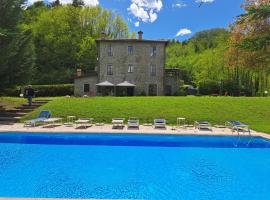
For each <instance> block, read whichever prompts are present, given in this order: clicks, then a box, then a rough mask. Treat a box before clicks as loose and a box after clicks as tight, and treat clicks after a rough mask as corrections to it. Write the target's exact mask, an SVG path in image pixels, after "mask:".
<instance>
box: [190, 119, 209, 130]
mask: <svg viewBox="0 0 270 200" xmlns="http://www.w3.org/2000/svg"><path fill="white" fill-rule="evenodd" d="M194 127H195V129H198V130H201V129H208V130H210V131H213V129H212V125H211V124H210V123H209V122H198V121H196V122H195V123H194Z"/></svg>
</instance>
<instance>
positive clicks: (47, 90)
mask: <svg viewBox="0 0 270 200" xmlns="http://www.w3.org/2000/svg"><path fill="white" fill-rule="evenodd" d="M33 89H34V90H35V91H36V97H56V96H66V95H73V93H74V85H73V84H59V85H33Z"/></svg>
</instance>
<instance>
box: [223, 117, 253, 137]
mask: <svg viewBox="0 0 270 200" xmlns="http://www.w3.org/2000/svg"><path fill="white" fill-rule="evenodd" d="M225 125H226V127H228V128H231V129H232V131H235V130H236V131H237V132H239V131H246V132H248V133H249V134H250V128H249V125H248V124H244V123H242V122H239V121H234V120H230V121H227V122H226V123H225Z"/></svg>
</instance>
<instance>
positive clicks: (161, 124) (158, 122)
mask: <svg viewBox="0 0 270 200" xmlns="http://www.w3.org/2000/svg"><path fill="white" fill-rule="evenodd" d="M154 127H155V128H166V120H165V119H155V120H154Z"/></svg>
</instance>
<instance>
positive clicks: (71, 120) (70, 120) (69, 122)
mask: <svg viewBox="0 0 270 200" xmlns="http://www.w3.org/2000/svg"><path fill="white" fill-rule="evenodd" d="M75 120H76V116H67V122H66V123H64V125H66V126H73V124H74V122H75Z"/></svg>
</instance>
